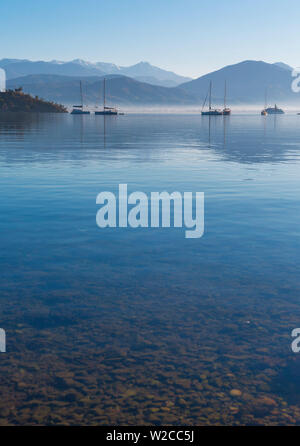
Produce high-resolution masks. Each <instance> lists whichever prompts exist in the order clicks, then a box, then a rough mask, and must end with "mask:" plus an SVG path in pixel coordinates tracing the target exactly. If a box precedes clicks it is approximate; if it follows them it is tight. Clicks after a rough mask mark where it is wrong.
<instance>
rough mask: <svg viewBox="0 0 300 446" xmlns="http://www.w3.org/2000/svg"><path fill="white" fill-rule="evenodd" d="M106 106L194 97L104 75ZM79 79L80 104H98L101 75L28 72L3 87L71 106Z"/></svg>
mask: <svg viewBox="0 0 300 446" xmlns="http://www.w3.org/2000/svg"><path fill="white" fill-rule="evenodd" d="M105 78H106V102H107V104H108V105H124V104H126V105H129V104H134V105H145V104H148V105H174V106H175V105H190V104H193V103H194V98H193V96H191V95H190V94H188V93H187V92H185V91H184V90H181V89H180V88H178V87H176V88H170V87H161V86H157V85H151V84H147V83H145V82H139V81H137V80H135V79H132V78H130V77H127V76H121V75H117V74H115V75H105ZM80 80H82V89H83V95H84V103H85V104H88V105H92V106H95V105H98V106H102V103H103V77H99V76H90V77H85V78H84V79H82V77H80V76H77V77H75V76H60V75H54V74H43V75H37V74H33V75H28V76H24V77H19V78H17V79H11V80H9V81H8V82H7V88H10V89H14V88H18V87H20V86H22V87H23V90H24V91H25V92H26V93H29V94H31V95H33V96H39V97H42V98H44V99H47V100H52V101H55V102H59V103H64V104H68V105H72V104H75V103H78V101H79V100H80V93H79V81H80Z"/></svg>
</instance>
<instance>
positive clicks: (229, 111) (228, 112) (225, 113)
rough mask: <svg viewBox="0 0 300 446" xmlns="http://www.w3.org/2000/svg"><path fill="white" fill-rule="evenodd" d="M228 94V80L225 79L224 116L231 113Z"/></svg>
mask: <svg viewBox="0 0 300 446" xmlns="http://www.w3.org/2000/svg"><path fill="white" fill-rule="evenodd" d="M226 94H227V85H226V81H225V86H224V108H223V115H224V116H228V115H231V109H230V108H228V107H227V106H226Z"/></svg>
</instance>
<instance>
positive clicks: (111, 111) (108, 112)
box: [95, 78, 118, 116]
mask: <svg viewBox="0 0 300 446" xmlns="http://www.w3.org/2000/svg"><path fill="white" fill-rule="evenodd" d="M105 81H106V79H105V78H104V79H103V110H100V111H95V115H109V116H111V115H117V114H118V110H117V109H116V108H115V107H107V106H106V97H105Z"/></svg>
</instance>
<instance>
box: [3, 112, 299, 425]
mask: <svg viewBox="0 0 300 446" xmlns="http://www.w3.org/2000/svg"><path fill="white" fill-rule="evenodd" d="M119 183H127V184H128V191H129V192H132V191H137V190H139V191H143V192H146V193H150V192H151V191H163V190H166V191H168V192H173V191H175V190H176V191H180V192H184V191H193V192H196V191H200V192H204V193H205V234H204V236H203V237H202V238H200V239H185V237H184V229H180V228H179V229H178V228H176V229H174V228H170V229H165V228H164V229H155V228H153V229H132V228H122V229H120V228H119V229H118V228H117V229H99V228H98V227H97V226H96V221H95V217H96V212H97V209H98V207H97V205H96V196H97V194H98V193H99V192H101V191H105V190H108V191H112V192H115V193H117V190H118V185H119ZM0 187H1V198H0V203H1V218H0V249H1V251H0V252H1V256H0V277H1V284H0V308H1V318H0V326H1V327H2V328H4V329H5V330H6V335H7V353H2V354H0V367H1V373H0V391H1V401H0V421H1V423H2V424H7V423H9V424H123V425H127V424H130V425H133V424H154V425H155V424H156V425H160V424H171V425H172V424H194V425H196V424H232V425H236V424H300V368H299V367H300V364H299V359H298V358H299V355H300V353H299V355H297V354H295V353H293V352H292V350H291V342H292V338H291V331H292V329H293V328H295V327H298V326H300V305H299V297H300V276H299V261H300V195H299V191H300V117H299V116H292V115H285V116H277V117H276V116H275V117H274V116H269V117H266V118H265V117H261V116H254V115H252V116H250V115H249V116H246V115H243V116H242V115H240V116H238V115H236V116H235V115H233V116H231V117H225V118H223V117H214V118H211V119H209V117H202V118H201V117H200V116H196V115H127V116H119V117H110V118H104V117H101V116H92V115H91V116H81V117H80V116H71V115H30V114H27V115H17V114H14V115H1V116H0Z"/></svg>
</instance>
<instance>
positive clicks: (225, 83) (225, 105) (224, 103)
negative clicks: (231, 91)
mask: <svg viewBox="0 0 300 446" xmlns="http://www.w3.org/2000/svg"><path fill="white" fill-rule="evenodd" d="M226 93H227V91H226V81H225V86H224V109H225V108H226Z"/></svg>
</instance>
